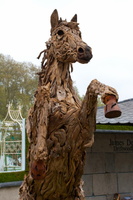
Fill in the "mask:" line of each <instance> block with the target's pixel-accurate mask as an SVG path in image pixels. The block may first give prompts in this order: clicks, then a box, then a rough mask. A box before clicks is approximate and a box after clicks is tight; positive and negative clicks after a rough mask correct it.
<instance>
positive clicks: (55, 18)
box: [51, 9, 59, 28]
mask: <svg viewBox="0 0 133 200" xmlns="http://www.w3.org/2000/svg"><path fill="white" fill-rule="evenodd" d="M58 20H59V17H58V11H57V10H56V9H55V10H54V11H53V13H52V15H51V28H54V27H55V26H57V25H58Z"/></svg>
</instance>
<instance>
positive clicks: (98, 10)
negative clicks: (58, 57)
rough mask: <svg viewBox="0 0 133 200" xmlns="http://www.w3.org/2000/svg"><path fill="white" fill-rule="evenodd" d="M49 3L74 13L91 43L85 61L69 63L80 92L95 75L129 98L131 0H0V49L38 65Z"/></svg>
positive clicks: (132, 83) (132, 77)
mask: <svg viewBox="0 0 133 200" xmlns="http://www.w3.org/2000/svg"><path fill="white" fill-rule="evenodd" d="M54 9H57V10H58V13H59V16H60V17H62V19H67V21H70V20H71V18H72V17H73V15H74V14H75V13H77V15H78V22H79V24H80V25H79V26H80V30H81V32H82V39H83V40H84V42H86V43H87V44H88V45H89V46H91V47H92V51H93V59H92V60H91V61H90V63H88V64H79V63H75V64H74V65H73V67H74V72H73V73H72V79H73V81H74V82H75V85H76V86H77V88H78V90H79V93H80V95H83V94H85V92H86V88H87V86H88V84H89V83H90V81H91V80H92V79H95V78H96V79H98V80H99V81H101V82H102V83H105V84H107V85H110V86H112V87H115V88H116V90H117V91H118V93H119V100H120V101H121V100H125V99H129V98H133V0H82V1H81V0H0V53H3V54H4V55H10V56H11V57H12V58H13V59H15V60H16V61H20V62H23V61H26V62H32V63H33V64H36V65H37V66H40V63H41V60H37V59H36V57H37V56H38V54H39V53H40V51H42V50H43V49H45V42H46V41H47V40H48V39H49V37H50V15H51V13H52V12H53V10H54Z"/></svg>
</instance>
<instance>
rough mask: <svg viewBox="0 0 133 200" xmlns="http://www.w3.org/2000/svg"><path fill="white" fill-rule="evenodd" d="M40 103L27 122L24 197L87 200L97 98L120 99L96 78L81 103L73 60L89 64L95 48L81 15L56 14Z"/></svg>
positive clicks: (46, 53)
mask: <svg viewBox="0 0 133 200" xmlns="http://www.w3.org/2000/svg"><path fill="white" fill-rule="evenodd" d="M46 46H47V48H46V50H44V51H42V52H41V53H40V55H39V57H40V56H41V54H43V59H42V70H41V72H39V85H38V89H37V91H36V93H35V103H34V106H33V108H31V109H30V111H29V114H28V120H27V133H28V140H29V143H30V147H29V154H28V155H29V174H28V175H27V176H26V177H25V179H24V182H23V184H22V186H21V187H20V200H83V199H84V194H83V190H82V181H81V176H82V174H83V167H84V162H85V149H86V147H91V146H92V144H93V142H94V131H95V123H96V122H95V119H96V108H97V96H98V95H101V98H102V100H103V102H104V100H105V97H106V96H107V95H109V94H110V95H114V96H115V97H116V99H118V95H117V92H116V90H115V89H113V88H111V87H109V86H106V85H104V84H102V83H100V82H98V81H97V80H93V81H92V82H91V83H90V85H89V86H88V88H87V92H86V95H85V97H84V100H83V101H82V102H81V101H80V100H79V99H78V96H77V94H76V93H75V91H74V89H73V86H72V80H71V76H70V69H72V63H74V62H76V61H78V62H79V63H88V62H89V61H90V59H91V58H92V52H91V48H90V47H89V46H88V45H87V44H86V43H85V42H83V41H82V39H81V32H80V30H79V27H78V23H77V15H75V16H74V17H73V18H72V20H71V21H70V22H67V21H66V20H62V19H59V18H58V12H57V10H54V12H53V13H52V15H51V38H50V40H48V42H46Z"/></svg>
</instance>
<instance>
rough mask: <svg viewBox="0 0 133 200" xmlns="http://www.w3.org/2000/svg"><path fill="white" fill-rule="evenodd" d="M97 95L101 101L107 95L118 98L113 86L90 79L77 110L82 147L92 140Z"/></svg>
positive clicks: (87, 145) (91, 142) (88, 144)
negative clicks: (82, 141)
mask: <svg viewBox="0 0 133 200" xmlns="http://www.w3.org/2000/svg"><path fill="white" fill-rule="evenodd" d="M98 95H100V96H101V99H102V102H103V103H105V97H106V96H108V95H114V96H115V97H116V100H118V94H117V91H116V90H115V89H114V88H112V87H110V86H107V85H105V84H102V83H100V82H99V81H97V80H96V79H95V80H93V81H91V83H90V85H89V86H88V88H87V92H86V95H85V97H84V100H83V103H82V106H81V109H80V112H79V119H80V123H81V127H82V137H83V140H84V147H91V146H92V144H93V142H94V131H95V127H96V110H97V96H98Z"/></svg>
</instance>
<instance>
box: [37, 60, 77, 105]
mask: <svg viewBox="0 0 133 200" xmlns="http://www.w3.org/2000/svg"><path fill="white" fill-rule="evenodd" d="M47 63H49V62H47ZM70 66H71V63H61V62H58V61H57V60H56V59H55V60H54V61H53V63H52V64H51V65H46V66H45V71H44V73H43V74H44V75H43V76H42V75H41V77H42V78H41V82H40V83H41V85H49V87H50V97H51V98H56V99H57V100H59V101H66V102H68V103H71V104H76V105H79V104H80V101H79V99H78V97H77V96H76V94H75V91H74V89H73V86H72V79H71V76H70V71H69V68H70Z"/></svg>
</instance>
